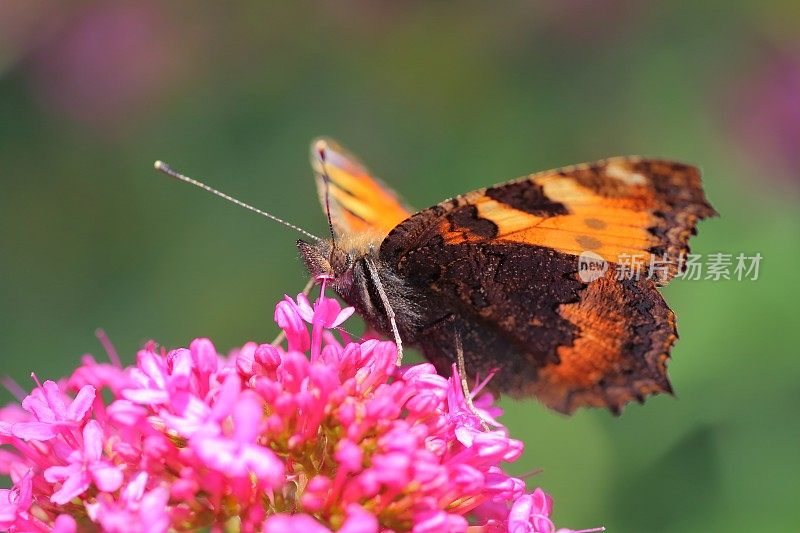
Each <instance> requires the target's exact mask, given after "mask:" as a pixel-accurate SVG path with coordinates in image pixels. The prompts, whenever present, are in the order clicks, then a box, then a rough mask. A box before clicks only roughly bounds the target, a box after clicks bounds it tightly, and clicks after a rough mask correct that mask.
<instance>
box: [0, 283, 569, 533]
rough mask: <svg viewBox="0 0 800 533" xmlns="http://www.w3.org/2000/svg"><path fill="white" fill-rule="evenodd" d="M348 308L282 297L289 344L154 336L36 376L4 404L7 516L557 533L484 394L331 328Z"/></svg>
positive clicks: (3, 524)
mask: <svg viewBox="0 0 800 533" xmlns="http://www.w3.org/2000/svg"><path fill="white" fill-rule="evenodd" d="M323 290H324V289H323ZM352 313H353V310H352V308H344V309H343V308H342V307H341V306H340V305H339V303H338V302H337V301H336V300H334V299H330V298H326V297H325V296H324V295H320V297H319V298H318V299H317V300H316V301H315V302H313V303H311V302H309V301H308V299H307V298H306V297H305V295H302V294H301V295H298V297H297V298H296V299H292V298H289V297H287V298H286V299H284V300H283V301H281V302H279V303H278V304H277V306H276V309H275V321H276V322H277V323H278V325H279V326H280V327H281V329H282V330H283V335H284V337H285V341H286V342H285V345H284V344H281V345H272V344H260V345H259V344H256V343H252V342H251V343H246V344H245V345H244V346H242V347H241V348H240V349H238V350H235V351H233V352H232V353H230V354H228V355H221V354H219V353H218V352H217V350H216V348H215V347H214V345H213V344H212V343H211V341H209V340H208V339H196V340H194V341H193V342H192V343H191V344H190V345H189V347H188V348H179V349H175V350H171V351H166V350H164V349H160V348H158V347H157V346H156V344H155V343H153V342H150V343H148V344H146V345H145V347H144V348H143V349H142V350H140V351H139V353H138V354H137V357H136V364H135V365H133V366H130V367H122V366H121V365H120V364H119V363H118V361H117V360H116V356H115V355H114V357H112V363H110V364H106V363H102V364H100V363H97V362H95V360H94V359H92V358H91V357H85V358H84V360H83V364H82V365H81V366H80V367H78V368H77V369H76V371H75V372H74V373H73V375H72V376H71V377H69V378H68V379H64V380H60V381H57V382H56V381H46V382H45V383H44V384H43V385H37V387H36V388H35V389H34V390H33V391H32V392H31V393H30V394H29V395H28V396H27V397H25V398H24V399H22V402H21V403H22V407H21V408H20V407H19V406H8V407H6V408H4V409H2V410H0V444H2V445H4V447H3V449H2V450H0V474H3V475H7V476H9V477H10V478H11V480H12V482H13V487H12V488H10V489H2V490H0V528H2V529H4V530H9V531H26V532H37V531H58V532H63V533H67V532H72V531H78V530H102V531H112V532H120V533H124V532H131V533H135V532H151V531H152V532H158V531H168V530H181V531H185V530H193V529H201V528H211V529H212V531H222V530H225V531H237V530H238V531H243V532H254V531H264V532H268V533H298V532H312V533H313V532H320V533H323V532H331V531H337V532H341V533H378V532H392V531H396V532H403V531H411V532H414V533H427V532H466V531H469V532H470V533H481V532H485V533H492V532H506V531H507V532H513V533H534V532H548V533H550V532H554V531H555V527H554V526H553V522H552V521H551V519H550V513H551V510H552V500H551V499H550V497H549V496H548V495H547V494H546V493H545V492H544V491H542V490H541V489H538V488H537V489H535V490H534V491H533V492H530V493H529V492H527V490H526V487H525V483H524V481H523V480H522V479H520V478H517V477H514V476H511V475H509V474H507V473H506V472H505V470H504V467H505V466H506V465H507V464H508V463H511V462H513V461H515V460H517V459H518V458H519V457H520V455H521V454H522V451H523V444H522V442H521V441H519V440H516V439H513V438H511V437H510V436H509V434H508V431H507V430H506V428H505V427H503V426H502V425H501V424H500V423H499V422H497V417H498V416H499V415H500V414H501V411H500V410H499V408H497V407H496V406H494V405H493V400H492V398H491V395H489V394H482V395H480V396H478V397H476V398H474V402H468V401H467V397H466V395H465V394H470V393H468V392H467V391H464V390H463V388H462V386H461V376H459V374H458V372H457V371H456V368H455V366H454V367H453V372H452V375H451V377H449V378H446V377H442V376H440V375H438V374H437V373H436V371H435V369H434V367H433V366H432V365H430V364H428V363H423V364H416V365H410V366H405V367H398V366H397V365H396V363H397V348H396V346H395V345H394V343H392V342H384V341H381V340H378V339H368V340H363V341H361V342H351V341H350V339H349V336H348V335H347V334H344V333H342V334H341V335H340V338H341V339H342V340H341V341H340V340H337V337H336V335H335V331H336V329H337V328H338V327H339V326H340V325H341V324H342V323H343V322H344V321H345V320H346V319H347V318H348V317H349V316H350V315H351V314H352ZM37 383H38V381H37ZM482 386H483V384H481V385H479V386H478V387H476V389H475V390H476V391H479V390H480V389H481V388H482ZM472 395H475V393H472ZM487 425H488V427H489V429H486V428H487ZM559 531H568V530H559Z"/></svg>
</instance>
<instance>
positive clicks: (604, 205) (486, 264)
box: [155, 139, 716, 414]
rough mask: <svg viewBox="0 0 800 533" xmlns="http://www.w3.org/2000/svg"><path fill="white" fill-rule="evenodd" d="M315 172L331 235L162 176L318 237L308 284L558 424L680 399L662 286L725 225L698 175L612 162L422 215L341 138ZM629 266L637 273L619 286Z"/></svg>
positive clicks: (315, 147) (508, 186) (310, 253)
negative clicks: (663, 398)
mask: <svg viewBox="0 0 800 533" xmlns="http://www.w3.org/2000/svg"><path fill="white" fill-rule="evenodd" d="M311 164H312V166H313V168H314V170H315V173H316V183H317V189H318V192H319V197H320V201H321V203H322V206H323V209H324V210H325V212H326V214H327V215H328V221H329V225H330V230H331V238H330V239H322V238H319V237H317V236H315V235H313V234H311V233H309V232H307V231H305V230H303V229H302V228H299V227H297V226H295V225H293V224H290V223H289V222H286V221H285V220H282V219H280V218H278V217H276V216H274V215H272V214H270V213H267V212H264V211H262V210H260V209H257V208H255V207H252V206H250V205H248V204H245V203H244V202H241V201H240V200H237V199H235V198H232V197H231V196H228V195H227V194H225V193H222V192H220V191H218V190H216V189H213V188H212V187H209V186H208V185H206V184H204V183H202V182H199V181H197V180H194V179H192V178H189V177H187V176H184V175H182V174H179V173H177V172H175V171H174V170H172V169H171V168H170V167H169V166H168V165H166V164H164V163H162V162H161V161H157V162H156V163H155V167H156V169H158V170H161V171H163V172H165V173H166V174H168V175H170V176H172V177H173V178H176V179H179V180H181V181H184V182H187V183H190V184H192V185H194V186H197V187H200V188H202V189H204V190H206V191H208V192H211V193H212V194H215V195H217V196H219V197H222V198H224V199H226V200H228V201H230V202H233V203H235V204H237V205H239V206H241V207H244V208H246V209H249V210H251V211H254V212H256V213H258V214H260V215H262V216H265V217H267V218H270V219H272V220H274V221H277V222H279V223H281V224H284V225H286V226H288V227H290V228H292V229H294V230H296V231H298V232H300V233H302V234H303V235H305V236H306V237H308V238H309V239H310V241H311V242H309V241H305V240H298V241H297V247H298V250H299V252H300V256H301V258H302V260H303V262H304V263H305V266H306V268H307V269H308V271H309V273H310V274H311V276H312V280H319V279H325V280H326V283H327V284H328V286H329V287H331V288H332V289H333V290H334V291H335V292H336V293H337V294H338V295H339V296H340V297H341V298H342V299H343V300H344V301H345V302H346V303H347V304H349V305H351V306H353V307H354V308H355V310H356V311H357V312H358V313H359V314H360V315H361V316H362V317H363V318H364V319H365V321H366V322H367V324H368V325H369V326H370V327H371V328H372V329H374V330H377V331H378V332H379V333H382V334H384V335H386V336H390V337H393V338H394V339H395V342H396V343H397V345H398V349H399V352H400V354H402V347H403V345H404V344H405V345H406V346H408V345H411V346H415V347H417V348H419V349H420V350H421V352H422V354H423V355H424V356H425V357H426V358H427V359H428V360H430V361H431V362H432V363H433V364H434V365H435V366H436V368H437V370H438V371H439V373H441V374H445V375H446V374H447V373H449V372H450V369H451V368H452V365H453V363H454V362H455V361H456V360H457V359H458V360H459V362H462V363H463V368H464V369H465V370H466V371H467V373H468V374H470V375H471V376H472V377H477V376H488V375H493V377H492V379H491V380H490V381H489V388H490V389H491V390H492V391H493V392H496V393H502V394H508V395H510V396H512V397H516V398H524V397H530V396H533V397H535V398H537V399H538V400H540V401H541V402H542V403H544V404H545V405H546V406H548V407H550V408H551V409H554V410H556V411H558V412H561V413H572V412H573V411H574V410H575V409H577V408H579V407H585V406H586V407H606V408H608V409H610V410H611V411H612V412H614V413H615V414H619V413H620V412H621V410H622V408H623V407H624V406H625V405H626V404H627V403H628V402H630V401H633V400H636V401H638V402H640V403H641V402H643V401H644V399H645V398H646V397H647V396H649V395H652V394H657V393H671V392H672V387H671V385H670V382H669V378H668V376H667V362H668V360H669V357H670V350H671V348H672V345H673V344H674V343H675V341H676V340H677V329H676V326H675V315H674V313H673V312H672V310H670V308H669V306H668V305H667V304H666V302H665V301H664V298H662V296H661V294H660V293H659V292H658V288H657V287H658V286H662V285H665V284H666V283H668V282H669V281H670V280H671V279H672V278H674V277H675V276H676V275H678V274H680V273H681V272H682V271H683V270H685V266H686V265H685V259H686V256H687V254H688V251H689V248H688V241H689V238H690V237H691V236H692V235H695V234H696V226H697V223H698V222H699V221H700V220H702V219H704V218H707V217H710V216H714V215H716V212H715V211H714V209H713V208H712V207H711V205H710V204H709V203H708V201H707V200H706V197H705V194H704V192H703V188H702V185H701V181H700V172H699V170H698V169H697V168H696V167H693V166H690V165H685V164H683V163H678V162H674V161H666V160H659V159H644V158H640V157H614V158H610V159H605V160H602V161H597V162H595V163H585V164H581V165H574V166H570V167H564V168H560V169H556V170H549V171H545V172H538V173H535V174H531V175H529V176H524V177H521V178H519V179H516V180H512V181H508V182H506V183H501V184H498V185H494V186H491V187H487V188H484V189H478V190H476V191H472V192H469V193H466V194H462V195H461V196H456V197H454V198H451V199H449V200H445V201H443V202H440V203H439V204H436V205H434V206H432V207H429V208H427V209H423V210H422V211H417V212H415V211H414V210H413V209H411V208H410V207H409V206H408V205H406V204H405V203H404V202H403V201H402V200H400V198H399V197H398V196H397V194H396V193H395V192H394V191H392V190H391V189H390V188H389V187H387V186H386V185H385V184H383V183H382V182H381V181H380V180H379V179H377V178H375V177H374V176H373V175H372V174H371V173H370V172H369V171H368V170H367V169H366V167H365V166H364V165H363V164H362V163H361V162H360V161H359V160H358V159H357V158H356V157H355V156H353V155H352V154H350V153H349V152H348V151H347V150H345V149H344V148H342V147H341V146H340V145H338V144H337V143H336V142H334V141H332V140H330V139H319V140H317V141H315V142H313V143H312V145H311ZM627 260H631V261H630V262H631V266H635V267H636V270H635V271H632V272H630V273H629V274H630V275H619V274H620V273H621V272H624V271H623V270H622V269H621V268H620V267H622V266H625V264H626V263H627ZM642 266H643V267H644V268H642ZM309 287H310V286H309Z"/></svg>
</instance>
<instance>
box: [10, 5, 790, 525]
mask: <svg viewBox="0 0 800 533" xmlns="http://www.w3.org/2000/svg"><path fill="white" fill-rule="evenodd" d="M272 4H273V5H272V6H270V7H266V6H265V5H263V4H262V3H261V2H255V1H249V2H238V3H236V4H233V3H230V4H226V5H223V4H222V3H213V4H212V3H206V4H202V5H201V4H200V3H195V2H188V1H185V2H170V3H158V2H151V1H137V2H72V3H69V2H67V3H54V2H44V1H25V2H23V1H21V0H20V1H11V2H3V3H2V4H0V179H2V190H1V192H0V239H1V240H0V354H2V355H1V357H2V373H6V374H9V375H10V376H12V377H13V378H14V379H16V380H17V381H18V382H20V383H22V384H24V385H25V387H26V388H27V387H29V386H30V381H29V378H28V374H29V372H30V371H31V370H35V371H36V372H37V373H38V375H39V376H40V377H41V378H52V377H57V376H61V375H64V374H66V373H68V372H69V371H70V369H71V368H73V367H74V366H75V364H76V362H77V361H78V358H79V357H80V355H81V354H83V353H86V352H92V353H94V354H96V355H102V349H101V348H100V346H99V344H98V342H97V341H96V339H95V338H94V335H93V332H94V329H95V328H97V327H103V328H105V329H106V330H107V332H108V334H109V336H110V337H111V339H112V340H113V342H114V343H115V344H116V346H117V347H118V349H119V350H120V351H121V352H122V353H123V354H124V359H125V360H126V361H128V362H130V361H132V359H133V355H134V353H135V350H136V349H137V347H138V346H139V345H141V344H142V343H143V342H144V341H145V340H147V339H150V338H153V339H156V340H158V341H159V342H161V343H163V344H165V345H168V346H176V345H185V344H187V343H188V342H189V341H190V340H191V339H192V338H193V337H196V336H208V337H211V338H212V339H213V340H214V341H215V343H216V344H217V346H218V348H220V349H223V350H227V349H229V348H231V347H233V346H236V345H240V344H242V343H243V342H245V341H246V340H249V339H254V340H259V341H266V340H269V339H271V338H272V336H273V335H274V333H275V330H276V328H275V326H274V324H273V323H272V320H271V317H272V312H273V306H274V303H275V302H276V301H277V299H279V298H280V297H281V296H282V295H283V294H284V293H285V292H288V293H294V292H297V291H299V290H300V288H301V287H302V286H303V284H304V282H305V279H306V278H305V275H304V273H303V269H302V266H301V265H300V263H299V261H298V260H297V253H296V251H295V248H294V246H293V242H294V240H295V238H296V235H295V234H294V233H292V232H291V231H288V230H286V229H285V228H283V227H280V226H278V225H276V224H271V223H268V222H266V221H265V220H263V219H260V218H259V217H256V216H253V215H252V214H250V213H248V212H246V211H244V210H241V209H235V208H233V207H232V206H230V205H228V204H226V203H224V202H221V201H218V200H216V199H213V198H211V197H210V196H207V195H203V194H201V193H199V192H198V191H196V190H192V189H190V188H188V187H186V186H184V185H181V184H178V183H175V182H173V181H170V180H168V179H167V178H165V177H164V176H162V175H160V174H157V173H155V172H154V171H153V170H152V162H153V161H154V160H155V159H164V160H166V161H168V162H170V163H172V164H173V165H174V166H175V167H176V168H178V169H181V170H183V171H185V172H187V173H189V174H190V175H192V176H194V177H197V178H200V179H205V180H207V181H209V182H210V183H212V184H213V185H215V186H218V187H219V188H221V189H224V190H225V191H227V192H228V193H230V194H233V195H236V196H238V197H240V198H242V199H244V200H246V201H248V202H251V203H253V204H255V205H257V206H260V207H263V208H266V209H269V210H271V211H272V212H274V213H275V214H277V215H279V216H283V217H286V218H287V219H289V220H291V221H293V222H295V223H296V224H299V225H301V226H303V227H305V228H308V229H309V230H311V231H313V232H317V233H320V234H321V233H324V232H325V221H324V217H323V215H322V212H321V210H320V208H319V207H318V205H317V200H316V195H315V191H314V185H313V182H312V179H311V171H310V168H309V166H308V163H307V146H308V142H309V141H310V140H311V139H312V138H313V137H315V136H318V135H323V134H325V135H331V136H334V137H335V138H338V139H339V140H340V141H341V142H343V143H344V144H345V145H346V146H349V147H350V148H351V149H352V150H353V151H355V152H356V153H357V154H360V155H361V157H362V158H363V159H364V160H365V161H366V162H367V164H368V165H370V166H371V167H372V169H373V170H375V171H376V173H377V174H379V175H380V176H382V177H384V178H385V179H387V180H388V181H389V182H391V183H392V184H393V185H394V186H395V187H396V188H397V189H398V190H399V191H401V192H402V193H404V194H405V196H406V197H407V199H408V201H409V202H410V203H411V204H412V205H415V206H417V207H425V206H428V205H431V204H433V203H436V202H438V201H440V200H441V199H443V198H445V197H449V196H452V195H454V194H457V193H461V192H465V191H468V190H471V189H474V188H478V187H480V186H484V185H487V184H491V183H494V182H497V181H500V180H504V179H507V178H512V177H516V176H518V175H521V174H525V173H528V172H531V171H534V170H542V169H547V168H552V167H556V166H560V165H564V164H570V163H576V162H580V161H587V160H592V159H597V158H601V157H605V156H609V155H617V154H632V153H638V154H646V155H652V156H661V157H671V158H678V159H681V160H685V161H688V162H693V163H696V164H699V165H700V166H702V168H703V171H704V175H705V182H706V189H707V192H708V197H709V198H710V200H711V201H712V202H713V204H714V206H715V207H716V208H717V210H718V211H719V212H720V213H721V217H719V218H716V219H712V220H709V221H706V222H704V223H703V224H702V225H701V227H700V235H699V236H698V237H697V238H696V239H695V240H694V241H693V250H694V251H696V252H700V253H712V252H727V253H733V254H737V253H739V252H745V253H748V254H752V253H756V252H760V253H761V254H762V255H763V257H764V259H763V262H762V264H761V272H760V278H759V279H758V280H757V281H741V282H739V281H719V282H713V281H688V280H686V281H676V282H674V283H673V284H672V285H671V286H670V287H668V288H667V289H666V290H665V291H664V293H665V296H666V298H667V300H668V301H669V303H670V305H671V306H672V307H673V309H674V310H675V311H676V313H677V316H678V321H679V328H680V332H681V339H680V341H679V342H678V344H677V346H676V347H675V349H674V352H673V356H674V360H673V362H672V364H671V367H670V369H671V375H672V380H673V384H674V386H675V389H676V391H677V399H676V398H670V397H657V398H654V399H651V400H649V401H648V402H647V403H646V405H644V406H638V405H636V406H632V407H629V408H628V409H627V410H626V411H625V413H624V414H623V416H622V417H620V418H614V417H612V416H611V415H610V414H609V413H607V412H599V411H595V412H588V411H587V412H581V413H578V414H576V415H575V416H572V417H569V418H568V417H562V416H559V415H556V414H553V413H550V412H547V411H545V410H544V409H543V408H542V407H540V406H539V405H538V404H536V403H535V402H533V401H530V402H524V403H515V402H511V401H506V402H505V403H504V405H505V407H506V408H507V415H506V417H505V419H504V420H505V422H506V424H507V425H508V426H509V427H510V429H511V432H512V434H514V435H516V436H517V437H520V438H522V439H524V440H525V442H526V445H527V450H526V454H525V456H524V459H523V460H522V461H521V462H520V464H517V465H515V469H516V470H517V472H523V471H526V470H529V469H533V468H540V467H541V468H543V469H544V472H543V473H541V474H539V475H537V476H536V477H535V478H534V479H533V480H532V483H533V482H536V483H539V484H541V485H542V486H543V487H544V488H546V489H547V490H548V491H550V492H551V493H552V494H553V496H554V498H555V511H556V519H557V523H559V524H561V525H564V526H571V527H575V528H578V527H591V526H596V525H604V526H606V527H607V528H608V529H609V530H610V531H618V532H629V531H632V532H640V531H681V532H682V531H745V530H747V531H789V530H797V527H798V520H799V519H800V512H798V511H797V500H798V495H800V494H799V492H800V491H798V486H799V485H798V479H799V478H800V446H798V445H800V416H798V413H797V408H798V400H800V382H799V381H798V377H799V376H800V372H799V371H800V350H798V348H797V342H796V340H795V338H794V335H793V333H796V332H797V328H798V326H799V325H800V324H799V321H798V315H797V303H796V298H797V297H798V285H799V284H798V282H797V278H796V277H795V271H796V269H797V265H798V264H799V262H800V239H799V238H798V228H800V220H799V219H800V209H798V200H799V199H800V35H798V30H797V29H798V27H800V4H798V3H797V2H795V1H792V0H786V1H784V2H754V1H753V2H736V1H734V2H730V1H727V2H723V1H709V2H702V3H700V2H641V1H635V0H629V1H625V0H597V1H581V0H566V1H565V0H547V1H542V2H508V3H503V4H502V6H501V5H499V4H497V3H491V2H459V3H447V2H403V3H400V2H385V3H379V2H367V1H357V0H348V1H340V2H309V1H300V2H284V3H279V4H278V3H272ZM793 300H795V301H793ZM3 394H4V395H3V397H2V398H3V400H9V399H10V398H11V396H10V395H9V394H6V393H5V392H4V393H3Z"/></svg>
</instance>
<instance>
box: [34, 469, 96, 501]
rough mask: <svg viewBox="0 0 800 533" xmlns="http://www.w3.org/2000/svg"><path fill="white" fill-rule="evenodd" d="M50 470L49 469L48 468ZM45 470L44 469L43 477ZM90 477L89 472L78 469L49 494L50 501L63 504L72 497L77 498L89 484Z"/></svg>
mask: <svg viewBox="0 0 800 533" xmlns="http://www.w3.org/2000/svg"><path fill="white" fill-rule="evenodd" d="M48 470H51V469H48ZM46 476H47V471H45V477H46ZM91 481H92V480H91V477H90V476H89V473H88V472H86V471H84V470H78V471H77V472H75V473H73V474H72V475H70V476H69V477H68V478H66V479H65V480H64V482H63V483H62V485H61V488H60V489H59V490H57V491H56V492H54V493H53V495H52V496H50V501H51V502H53V503H54V504H56V505H65V504H67V503H69V502H70V501H71V500H72V499H73V498H77V497H78V496H80V495H81V494H83V493H84V492H86V490H87V489H88V488H89V486H90V485H91Z"/></svg>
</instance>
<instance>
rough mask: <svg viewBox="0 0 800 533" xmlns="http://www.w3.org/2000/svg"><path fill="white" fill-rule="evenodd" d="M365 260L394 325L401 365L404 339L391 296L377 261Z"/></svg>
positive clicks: (387, 314) (390, 321)
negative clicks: (382, 278) (385, 286)
mask: <svg viewBox="0 0 800 533" xmlns="http://www.w3.org/2000/svg"><path fill="white" fill-rule="evenodd" d="M365 262H366V263H367V270H369V275H370V277H371V278H372V282H373V283H374V284H375V288H376V289H377V290H378V296H380V298H381V302H382V303H383V308H384V309H385V310H386V317H387V318H388V319H389V324H390V325H391V327H392V334H393V335H394V343H395V344H396V345H397V366H400V363H401V362H402V361H403V339H401V338H400V331H399V330H398V329H397V322H396V321H395V315H394V309H392V306H391V304H390V303H389V297H388V296H386V290H384V288H383V283H381V278H380V276H379V275H378V269H377V268H376V267H375V263H373V262H372V260H370V259H367V260H366V261H365Z"/></svg>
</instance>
